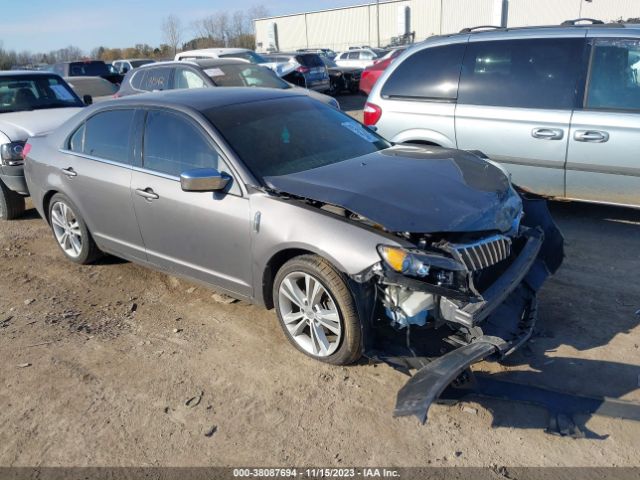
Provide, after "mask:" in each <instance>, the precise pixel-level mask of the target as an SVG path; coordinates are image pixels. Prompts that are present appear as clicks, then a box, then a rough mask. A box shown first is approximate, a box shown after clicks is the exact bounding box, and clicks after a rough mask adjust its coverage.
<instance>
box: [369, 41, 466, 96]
mask: <svg viewBox="0 0 640 480" xmlns="http://www.w3.org/2000/svg"><path fill="white" fill-rule="evenodd" d="M465 45H466V44H464V43H454V44H451V45H443V46H439V47H430V48H425V49H422V50H419V51H417V52H416V53H414V54H413V55H411V56H410V57H408V58H406V59H405V60H404V61H403V62H402V63H401V64H400V65H398V67H397V68H396V69H395V70H394V71H393V73H392V74H391V76H390V77H389V79H388V80H387V82H386V83H385V84H384V86H383V87H382V92H381V94H382V96H383V97H387V98H407V99H424V100H429V99H433V100H455V99H456V97H457V95H458V80H459V78H460V68H461V65H462V58H463V56H464V50H465Z"/></svg>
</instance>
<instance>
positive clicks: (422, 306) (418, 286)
mask: <svg viewBox="0 0 640 480" xmlns="http://www.w3.org/2000/svg"><path fill="white" fill-rule="evenodd" d="M469 237H470V236H469V235H468V234H465V235H462V236H453V240H446V239H444V238H437V239H436V240H435V241H432V242H431V243H430V244H429V243H427V240H426V239H421V240H420V241H418V242H417V244H418V246H419V248H417V249H416V250H415V251H413V250H412V251H409V252H408V253H407V254H405V255H403V256H402V259H400V258H395V257H394V255H395V256H398V255H400V254H399V252H395V251H388V252H381V257H382V258H383V259H384V261H383V262H382V264H381V265H379V266H377V267H376V268H374V269H373V272H372V273H371V275H372V279H371V281H372V282H373V283H374V284H375V289H376V295H375V296H376V298H377V301H378V302H379V303H380V305H379V306H378V307H377V308H374V310H377V312H378V314H377V315H376V314H375V313H374V315H372V318H374V319H375V320H374V322H373V325H372V330H373V331H374V335H373V337H374V338H376V340H375V341H374V342H372V343H371V344H370V345H369V346H368V347H369V350H368V352H366V353H365V354H366V355H368V356H369V357H370V358H374V359H376V360H380V361H384V362H386V363H389V364H391V365H392V366H394V367H396V368H400V369H404V370H407V371H409V370H412V369H416V368H417V372H416V373H415V374H414V375H413V376H412V377H411V378H410V380H409V381H408V382H407V383H406V384H405V386H404V387H403V388H402V389H401V390H400V391H399V392H398V396H397V402H396V408H395V412H394V414H395V415H396V416H404V415H415V416H416V417H417V418H418V419H419V420H420V421H421V422H423V423H424V422H425V421H426V419H427V413H428V410H429V407H430V405H431V404H432V403H433V402H434V401H436V400H437V399H438V398H439V397H440V395H441V394H442V392H443V391H444V390H445V389H446V388H447V386H449V385H451V384H452V383H455V382H457V381H458V382H459V381H460V377H461V375H463V374H464V373H465V372H468V370H469V367H470V366H471V365H472V364H474V363H476V362H479V361H481V360H500V359H502V358H504V357H505V356H507V355H509V354H511V353H512V352H514V351H515V350H517V349H518V348H519V347H520V346H522V345H523V344H524V343H525V342H526V341H527V340H528V339H529V338H530V336H531V334H532V332H533V329H534V326H535V322H536V318H537V298H536V294H537V291H538V290H539V289H540V287H541V286H542V284H543V283H544V280H545V279H546V278H547V277H548V276H549V275H551V274H553V273H554V272H555V271H556V270H557V269H558V268H559V266H560V264H561V263H562V258H563V239H562V235H561V233H560V231H559V230H558V229H557V227H556V226H555V224H554V223H553V220H552V218H551V216H550V214H549V212H548V210H547V207H546V201H545V200H544V199H540V198H528V197H526V196H524V195H523V210H522V214H521V215H520V216H518V219H517V221H516V222H514V226H513V228H512V229H511V230H510V231H509V232H505V233H495V232H493V233H490V234H489V235H485V236H483V237H480V238H471V239H469ZM385 322H386V325H385Z"/></svg>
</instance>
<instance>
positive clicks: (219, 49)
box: [176, 48, 252, 55]
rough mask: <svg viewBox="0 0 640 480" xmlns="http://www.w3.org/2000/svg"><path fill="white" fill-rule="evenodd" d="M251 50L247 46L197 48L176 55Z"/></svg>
mask: <svg viewBox="0 0 640 480" xmlns="http://www.w3.org/2000/svg"><path fill="white" fill-rule="evenodd" d="M251 51H252V50H249V49H248V48H198V49H196V50H185V51H184V52H178V53H177V54H176V55H192V54H195V53H201V54H207V53H216V54H217V53H242V52H251Z"/></svg>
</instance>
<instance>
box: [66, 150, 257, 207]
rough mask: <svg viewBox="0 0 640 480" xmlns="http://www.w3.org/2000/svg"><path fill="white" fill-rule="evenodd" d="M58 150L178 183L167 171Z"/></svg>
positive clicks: (241, 193)
mask: <svg viewBox="0 0 640 480" xmlns="http://www.w3.org/2000/svg"><path fill="white" fill-rule="evenodd" d="M58 152H60V153H64V154H67V155H73V156H74V157H79V158H84V159H86V160H91V161H94V162H100V163H106V164H107V165H112V166H114V167H123V168H126V169H128V170H132V171H134V172H139V173H146V174H149V175H153V176H154V177H160V178H164V179H166V180H173V181H174V182H177V183H180V177H176V176H175V175H169V174H167V173H162V172H158V171H156V170H149V169H148V168H142V167H137V166H134V165H131V164H129V163H122V162H117V161H115V160H109V159H106V158H100V157H94V156H93V155H87V154H85V153H78V152H74V151H72V150H67V149H64V148H59V149H58ZM223 158H224V157H223ZM225 163H226V162H225ZM224 173H226V174H227V175H229V176H230V177H231V179H232V180H233V181H234V182H235V183H237V184H238V185H240V183H239V182H238V180H237V177H236V175H234V174H232V173H229V172H224ZM226 194H227V195H232V196H234V197H240V198H244V197H245V195H244V192H243V190H242V188H241V187H240V188H239V193H233V192H227V193H226Z"/></svg>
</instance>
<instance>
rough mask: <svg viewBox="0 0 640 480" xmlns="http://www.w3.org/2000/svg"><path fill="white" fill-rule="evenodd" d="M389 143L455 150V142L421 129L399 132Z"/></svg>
mask: <svg viewBox="0 0 640 480" xmlns="http://www.w3.org/2000/svg"><path fill="white" fill-rule="evenodd" d="M391 141H392V142H394V143H414V144H421V145H434V146H438V147H445V148H456V142H455V140H453V139H451V138H449V137H447V136H446V135H444V134H442V133H440V132H437V131H435V130H428V129H422V128H419V129H410V130H405V131H403V132H399V133H398V134H397V135H395V136H394V137H393V138H392V139H391Z"/></svg>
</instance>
